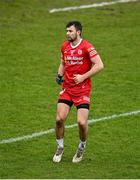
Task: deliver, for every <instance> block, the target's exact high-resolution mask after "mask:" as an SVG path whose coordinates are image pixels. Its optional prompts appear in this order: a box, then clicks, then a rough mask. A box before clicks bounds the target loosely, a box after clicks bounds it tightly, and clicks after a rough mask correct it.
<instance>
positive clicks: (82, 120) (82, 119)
mask: <svg viewBox="0 0 140 180" xmlns="http://www.w3.org/2000/svg"><path fill="white" fill-rule="evenodd" d="M88 115H89V109H87V108H80V109H77V122H78V124H80V125H85V124H87V120H88Z"/></svg>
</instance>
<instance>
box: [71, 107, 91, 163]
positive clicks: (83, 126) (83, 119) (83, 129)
mask: <svg viewBox="0 0 140 180" xmlns="http://www.w3.org/2000/svg"><path fill="white" fill-rule="evenodd" d="M88 115H89V104H81V105H79V106H77V122H78V127H79V138H80V143H79V145H78V149H77V152H76V154H75V155H74V157H73V162H74V163H77V162H80V161H81V160H82V157H83V153H84V150H85V146H86V140H87V136H88Z"/></svg>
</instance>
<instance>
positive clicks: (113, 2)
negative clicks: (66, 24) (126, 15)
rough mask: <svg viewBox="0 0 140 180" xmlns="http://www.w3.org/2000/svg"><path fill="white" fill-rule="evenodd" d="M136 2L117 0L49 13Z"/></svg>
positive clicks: (132, 0)
mask: <svg viewBox="0 0 140 180" xmlns="http://www.w3.org/2000/svg"><path fill="white" fill-rule="evenodd" d="M135 1H138V0H116V1H111V2H101V3H95V4H89V5H81V6H71V7H65V8H57V9H51V10H49V13H55V12H62V11H71V10H77V9H86V8H95V7H102V6H109V5H112V4H117V3H127V2H135Z"/></svg>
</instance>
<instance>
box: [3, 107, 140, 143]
mask: <svg viewBox="0 0 140 180" xmlns="http://www.w3.org/2000/svg"><path fill="white" fill-rule="evenodd" d="M139 113H140V110H137V111H131V112H126V113H122V114H114V115H111V116H105V117H101V118H97V119H91V120H88V124H93V123H96V122H99V121H105V120H113V119H117V118H119V117H126V116H132V115H137V114H139ZM76 126H77V124H72V125H67V126H65V127H66V128H67V129H70V128H73V127H76ZM54 131H55V130H54V129H49V130H46V131H40V132H35V133H33V134H30V135H25V136H20V137H15V138H9V139H3V140H1V141H0V144H8V143H13V142H17V141H23V140H29V139H32V138H35V137H40V136H43V135H47V134H50V133H53V132H54Z"/></svg>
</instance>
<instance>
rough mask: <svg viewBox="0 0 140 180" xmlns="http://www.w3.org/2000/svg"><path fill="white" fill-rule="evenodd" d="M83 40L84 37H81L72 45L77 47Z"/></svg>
mask: <svg viewBox="0 0 140 180" xmlns="http://www.w3.org/2000/svg"><path fill="white" fill-rule="evenodd" d="M81 41H82V38H81V37H79V38H77V39H76V40H75V41H73V42H71V46H72V47H77V46H78V45H79V44H80V43H81Z"/></svg>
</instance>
